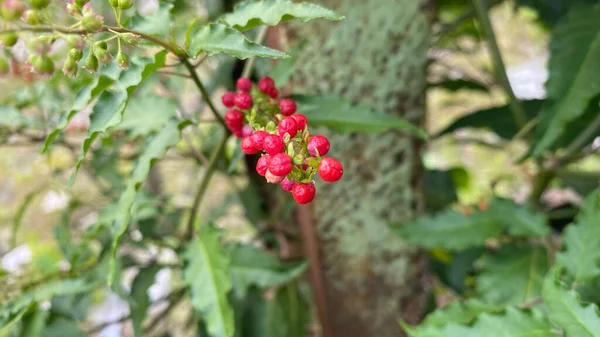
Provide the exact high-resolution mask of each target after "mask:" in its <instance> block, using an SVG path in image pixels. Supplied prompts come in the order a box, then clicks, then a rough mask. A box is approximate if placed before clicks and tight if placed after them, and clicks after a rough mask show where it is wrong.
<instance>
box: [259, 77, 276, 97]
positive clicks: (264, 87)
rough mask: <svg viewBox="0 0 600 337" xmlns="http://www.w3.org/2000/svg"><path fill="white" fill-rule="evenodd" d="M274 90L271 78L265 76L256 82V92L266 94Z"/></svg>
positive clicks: (273, 82)
mask: <svg viewBox="0 0 600 337" xmlns="http://www.w3.org/2000/svg"><path fill="white" fill-rule="evenodd" d="M273 89H275V81H273V79H272V78H270V77H268V76H265V77H263V78H261V79H260V80H259V81H258V90H260V91H262V92H264V93H265V94H268V93H269V92H271V90H273Z"/></svg>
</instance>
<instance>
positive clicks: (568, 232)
mask: <svg viewBox="0 0 600 337" xmlns="http://www.w3.org/2000/svg"><path fill="white" fill-rule="evenodd" d="M599 219H600V189H596V190H595V191H594V192H592V193H590V195H588V196H587V197H586V199H585V200H584V202H583V205H582V208H581V211H580V213H579V214H578V215H577V219H576V222H575V223H572V224H570V225H569V226H567V228H566V229H565V231H564V234H563V244H564V247H565V249H564V251H562V252H559V253H558V254H557V256H556V261H557V262H558V263H560V264H562V265H564V266H565V268H566V269H567V271H568V272H569V273H570V274H571V275H572V276H573V277H574V278H575V280H576V281H587V280H590V279H592V278H594V277H596V276H598V275H600V268H599V266H598V263H599V262H600V220H599Z"/></svg>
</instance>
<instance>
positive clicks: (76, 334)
mask: <svg viewBox="0 0 600 337" xmlns="http://www.w3.org/2000/svg"><path fill="white" fill-rule="evenodd" d="M86 336H88V334H86V333H85V332H83V331H82V330H81V329H80V328H79V326H78V325H77V322H76V321H72V320H70V319H66V318H63V317H55V318H53V319H52V323H50V324H48V326H46V329H44V334H43V335H42V337H86Z"/></svg>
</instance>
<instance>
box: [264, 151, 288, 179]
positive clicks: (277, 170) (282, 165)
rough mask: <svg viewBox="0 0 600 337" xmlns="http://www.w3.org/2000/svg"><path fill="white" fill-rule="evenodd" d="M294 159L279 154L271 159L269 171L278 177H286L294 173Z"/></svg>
mask: <svg viewBox="0 0 600 337" xmlns="http://www.w3.org/2000/svg"><path fill="white" fill-rule="evenodd" d="M292 166H293V165H292V158H290V156H288V155H287V154H285V153H278V154H276V155H274V156H273V157H271V161H270V162H269V171H270V172H271V173H273V174H274V175H277V176H286V175H287V174H288V173H290V172H291V171H292Z"/></svg>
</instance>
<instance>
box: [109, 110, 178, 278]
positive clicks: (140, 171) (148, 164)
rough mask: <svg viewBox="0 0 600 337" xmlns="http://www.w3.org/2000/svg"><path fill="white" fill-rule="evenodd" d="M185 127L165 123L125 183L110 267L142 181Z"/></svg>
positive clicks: (174, 143) (176, 141)
mask: <svg viewBox="0 0 600 337" xmlns="http://www.w3.org/2000/svg"><path fill="white" fill-rule="evenodd" d="M187 125H188V124H187V123H182V124H179V125H178V124H177V122H175V121H170V122H169V123H167V124H166V125H165V126H164V127H163V129H162V130H161V131H160V132H159V133H158V134H157V135H155V136H154V137H153V138H152V139H151V140H150V142H149V144H148V146H147V147H146V150H145V151H144V152H143V153H142V155H141V156H140V157H139V159H138V160H137V162H136V165H135V167H134V169H133V171H132V173H131V177H130V180H129V182H128V183H127V187H126V188H125V191H124V192H123V193H122V194H121V197H120V198H119V202H118V206H117V210H116V213H115V220H114V221H113V223H112V233H113V237H114V241H113V249H112V259H111V266H114V263H115V258H116V252H117V248H118V246H119V243H120V242H121V238H122V237H123V234H125V232H126V231H127V226H128V225H129V220H130V218H131V208H132V207H133V204H134V202H135V199H136V197H137V193H138V191H139V189H140V187H141V186H142V184H143V183H144V181H146V178H147V177H148V174H149V173H150V169H151V168H152V165H153V164H154V161H156V160H157V159H160V158H162V157H164V155H165V154H166V153H167V150H168V149H169V148H171V147H172V146H174V145H176V144H177V143H178V142H179V140H180V129H181V128H183V127H185V126H187ZM112 271H113V268H111V274H110V275H109V283H112V281H113V279H112V277H113V276H114V275H113V273H112Z"/></svg>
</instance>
